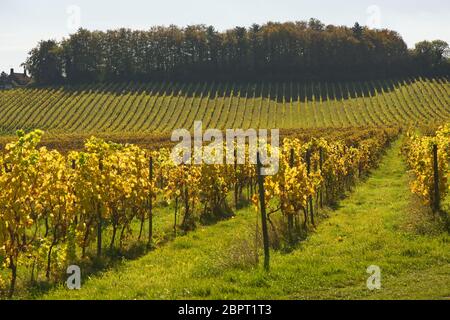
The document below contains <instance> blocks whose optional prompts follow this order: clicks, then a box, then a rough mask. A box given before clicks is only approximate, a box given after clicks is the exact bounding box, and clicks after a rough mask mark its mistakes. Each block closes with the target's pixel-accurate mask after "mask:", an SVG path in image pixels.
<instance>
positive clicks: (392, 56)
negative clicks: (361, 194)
mask: <svg viewBox="0 0 450 320" xmlns="http://www.w3.org/2000/svg"><path fill="white" fill-rule="evenodd" d="M448 49H449V46H448V44H447V43H446V42H444V41H440V40H437V41H434V42H427V41H424V42H421V43H419V44H417V45H416V48H415V49H412V50H409V49H408V47H407V45H406V43H405V42H404V40H403V39H402V37H401V36H400V35H399V34H398V33H397V32H394V31H391V30H387V29H383V30H372V29H369V28H367V27H363V26H360V25H359V24H358V23H356V24H355V25H354V26H353V27H352V28H350V27H346V26H334V25H328V26H326V25H325V24H323V23H322V22H321V21H319V20H317V19H311V20H310V21H308V22H305V21H298V22H286V23H274V22H268V23H266V24H264V25H257V24H254V25H252V26H251V27H250V28H244V27H236V28H234V29H230V30H226V31H224V32H219V31H217V30H216V29H215V28H214V27H213V26H206V25H191V26H187V27H185V28H180V27H177V26H174V25H171V26H168V27H163V26H156V27H152V28H151V29H150V30H147V31H134V30H130V29H118V30H108V31H106V32H103V31H89V30H86V29H79V30H78V32H76V33H75V34H72V35H70V36H69V37H68V38H65V39H63V40H62V41H56V40H48V41H41V42H40V43H39V44H38V45H37V46H36V47H35V48H34V49H32V50H31V51H30V53H29V56H28V58H27V60H26V62H25V63H24V66H25V67H26V68H27V70H28V71H29V72H30V73H31V75H32V76H33V78H34V79H35V81H36V82H37V83H41V84H53V83H61V82H65V83H80V82H101V81H124V80H127V81H129V80H135V81H148V80H166V79H170V80H228V79H233V80H257V79H258V80H259V79H263V80H281V79H282V80H289V79H291V80H341V79H346V80H347V79H364V78H366V79H367V78H384V77H391V76H401V75H411V74H431V73H432V74H434V75H436V73H440V74H449V70H450V67H449V66H450V63H449V59H448Z"/></svg>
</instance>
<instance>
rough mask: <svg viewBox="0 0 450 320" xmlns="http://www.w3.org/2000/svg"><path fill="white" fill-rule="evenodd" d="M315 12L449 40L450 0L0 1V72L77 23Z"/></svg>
mask: <svg viewBox="0 0 450 320" xmlns="http://www.w3.org/2000/svg"><path fill="white" fill-rule="evenodd" d="M78 13H79V14H78ZM311 17H315V18H318V19H320V20H322V22H324V23H325V24H339V25H353V24H354V23H355V22H356V21H358V22H359V23H360V24H363V25H372V26H374V27H382V28H389V29H392V30H395V31H398V32H399V33H400V34H401V35H402V36H403V38H404V39H405V41H406V43H407V44H408V46H409V47H413V46H414V44H415V43H416V42H419V41H421V40H434V39H442V40H445V41H447V42H450V22H449V21H450V1H448V0H427V1H423V0H409V1H406V0H398V1H392V0H390V1H389V0H369V1H367V0H345V1H331V0H323V1H321V0H313V1H311V0H276V1H275V0H219V1H213V0H162V1H155V0H147V1H145V0H127V1H117V0H109V1H108V0H0V71H1V70H4V71H7V72H9V69H10V68H15V69H16V70H19V66H20V64H21V63H22V62H24V61H25V59H26V57H27V53H28V51H29V50H30V49H31V48H33V47H34V46H36V44H37V42H38V41H39V40H48V39H56V40H61V39H62V38H63V37H65V36H68V35H69V34H70V33H73V31H74V30H75V29H74V28H76V27H79V26H81V27H84V28H87V29H90V30H92V29H100V30H107V29H116V28H120V27H129V28H132V29H144V30H145V29H148V28H150V27H151V26H154V25H170V24H176V25H178V26H186V25H188V24H208V25H213V26H215V27H216V28H217V29H219V30H224V29H228V28H233V27H235V26H250V25H251V24H252V23H259V24H262V23H264V22H267V21H278V22H284V21H297V20H308V19H309V18H311ZM16 72H17V71H16Z"/></svg>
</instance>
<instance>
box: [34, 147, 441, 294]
mask: <svg viewBox="0 0 450 320" xmlns="http://www.w3.org/2000/svg"><path fill="white" fill-rule="evenodd" d="M399 148H400V142H396V143H395V145H394V146H393V147H392V149H390V150H389V151H388V154H387V155H386V157H385V158H384V160H383V162H382V163H381V165H380V167H379V168H378V169H377V170H375V171H374V172H373V174H372V175H371V176H370V177H369V178H368V179H367V181H365V182H364V183H361V184H359V185H358V186H357V187H356V188H355V190H354V192H353V193H352V195H350V197H348V198H347V199H346V200H343V201H342V202H341V203H340V207H339V208H338V209H336V210H335V211H329V212H327V215H328V216H329V217H328V218H326V219H322V221H321V223H320V224H319V226H318V227H317V229H316V230H315V231H314V232H313V233H312V234H310V235H309V237H308V239H307V240H306V241H305V242H303V243H301V244H300V245H299V246H298V247H297V248H295V250H294V251H293V252H291V253H282V252H275V251H272V252H271V255H272V256H271V271H270V272H269V273H266V272H264V271H263V270H262V267H261V263H257V261H256V258H255V240H254V239H255V231H254V230H255V222H256V213H255V212H254V211H252V210H250V209H246V210H242V211H239V212H238V214H237V216H236V217H235V218H233V219H231V220H228V221H223V222H220V223H218V224H216V225H213V226H210V227H201V228H199V229H198V230H197V231H195V232H192V233H190V234H188V235H187V236H184V237H180V238H178V239H176V240H175V241H173V242H171V243H169V244H167V245H165V246H163V247H161V248H159V249H157V250H155V251H153V252H151V253H149V254H148V255H146V256H144V257H142V258H140V259H138V260H135V261H129V262H124V263H123V264H121V265H119V266H117V267H116V268H114V269H111V270H108V271H105V272H104V273H102V274H99V275H96V276H93V277H91V278H90V279H89V280H87V281H85V282H84V283H83V286H82V289H81V290H80V291H68V290H66V289H64V288H62V287H60V288H57V289H55V290H53V291H52V292H50V293H49V294H48V295H45V296H44V297H42V298H45V299H449V297H450V250H449V244H450V235H449V233H448V231H445V230H442V229H441V228H432V230H431V231H430V232H427V230H422V231H421V232H417V230H416V229H414V228H410V227H411V225H412V224H420V223H421V222H420V219H419V218H417V217H418V216H417V215H416V214H417V211H418V210H419V209H417V208H418V206H416V203H415V199H414V197H413V196H412V194H411V193H410V191H409V189H408V182H409V181H408V180H409V178H408V175H407V173H406V168H405V164H404V162H403V161H402V159H401V157H400V156H399ZM436 223H438V222H436ZM370 265H377V266H379V267H380V268H381V271H382V289H381V290H379V291H369V290H368V289H367V288H366V280H367V278H368V276H369V275H368V274H367V273H366V269H367V267H368V266H370Z"/></svg>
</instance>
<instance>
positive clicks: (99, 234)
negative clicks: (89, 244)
mask: <svg viewBox="0 0 450 320" xmlns="http://www.w3.org/2000/svg"><path fill="white" fill-rule="evenodd" d="M98 169H99V170H100V174H101V173H102V172H103V161H102V159H100V160H99V162H98ZM96 204H97V208H96V209H97V224H98V225H97V257H98V258H100V257H101V256H102V225H103V218H102V208H101V205H100V201H98V200H97V201H96Z"/></svg>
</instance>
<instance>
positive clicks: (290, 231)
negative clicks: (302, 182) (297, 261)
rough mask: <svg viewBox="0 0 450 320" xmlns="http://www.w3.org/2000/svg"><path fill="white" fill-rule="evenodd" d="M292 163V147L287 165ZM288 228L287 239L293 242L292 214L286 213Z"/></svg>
mask: <svg viewBox="0 0 450 320" xmlns="http://www.w3.org/2000/svg"><path fill="white" fill-rule="evenodd" d="M294 164H295V155H294V149H291V151H290V157H289V167H290V168H293V167H294ZM288 229H289V240H290V242H293V240H294V239H293V229H294V215H292V214H290V215H288Z"/></svg>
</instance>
